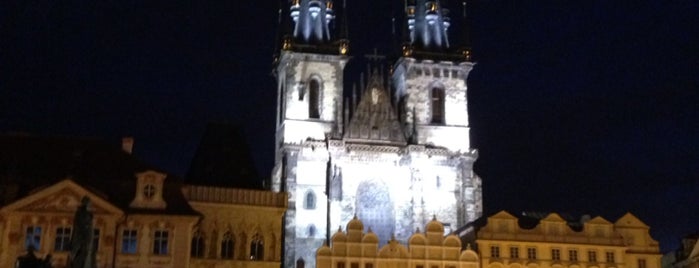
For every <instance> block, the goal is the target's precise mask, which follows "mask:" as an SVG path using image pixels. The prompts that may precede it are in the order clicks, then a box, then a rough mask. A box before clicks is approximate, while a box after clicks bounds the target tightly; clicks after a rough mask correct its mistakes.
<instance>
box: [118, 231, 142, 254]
mask: <svg viewBox="0 0 699 268" xmlns="http://www.w3.org/2000/svg"><path fill="white" fill-rule="evenodd" d="M137 245H138V231H136V230H135V229H128V230H124V231H122V233H121V253H126V254H135V253H136V249H137Z"/></svg>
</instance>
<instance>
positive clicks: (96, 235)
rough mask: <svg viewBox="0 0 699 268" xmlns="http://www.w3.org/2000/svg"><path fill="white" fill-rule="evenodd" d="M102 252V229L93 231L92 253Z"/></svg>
mask: <svg viewBox="0 0 699 268" xmlns="http://www.w3.org/2000/svg"><path fill="white" fill-rule="evenodd" d="M99 250H100V229H92V252H99Z"/></svg>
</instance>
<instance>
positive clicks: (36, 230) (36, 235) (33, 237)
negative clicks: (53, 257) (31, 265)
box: [24, 226, 41, 250]
mask: <svg viewBox="0 0 699 268" xmlns="http://www.w3.org/2000/svg"><path fill="white" fill-rule="evenodd" d="M24 248H25V249H29V248H33V249H35V250H39V249H40V248H41V227H39V226H29V227H27V232H26V233H25V237H24Z"/></svg>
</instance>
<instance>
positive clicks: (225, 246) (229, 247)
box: [221, 232, 235, 259]
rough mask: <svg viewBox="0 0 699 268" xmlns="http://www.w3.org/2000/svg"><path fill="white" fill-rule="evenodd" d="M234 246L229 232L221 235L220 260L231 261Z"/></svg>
mask: <svg viewBox="0 0 699 268" xmlns="http://www.w3.org/2000/svg"><path fill="white" fill-rule="evenodd" d="M234 246H235V241H234V240H233V235H232V234H231V232H226V233H225V234H223V240H221V258H223V259H233V248H234Z"/></svg>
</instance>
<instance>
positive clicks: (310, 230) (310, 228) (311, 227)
mask: <svg viewBox="0 0 699 268" xmlns="http://www.w3.org/2000/svg"><path fill="white" fill-rule="evenodd" d="M308 236H309V237H314V236H316V226H315V225H313V224H309V225H308Z"/></svg>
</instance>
